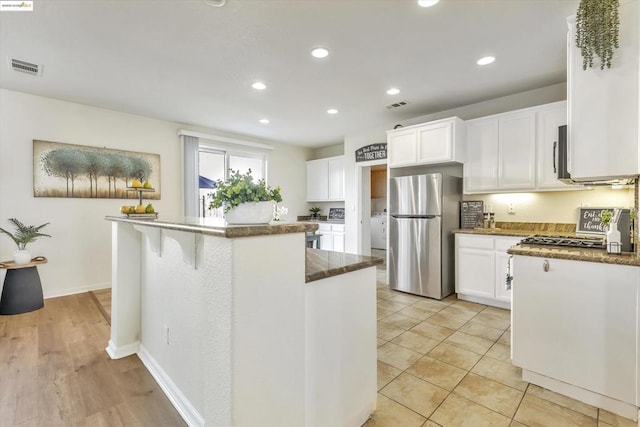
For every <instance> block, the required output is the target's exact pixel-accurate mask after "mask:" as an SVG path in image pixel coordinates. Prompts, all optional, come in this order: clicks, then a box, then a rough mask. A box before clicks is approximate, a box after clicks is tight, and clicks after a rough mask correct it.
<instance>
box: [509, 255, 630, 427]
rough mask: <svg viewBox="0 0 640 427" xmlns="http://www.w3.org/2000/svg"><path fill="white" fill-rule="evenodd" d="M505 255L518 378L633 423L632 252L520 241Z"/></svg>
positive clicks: (514, 355)
mask: <svg viewBox="0 0 640 427" xmlns="http://www.w3.org/2000/svg"><path fill="white" fill-rule="evenodd" d="M507 252H508V253H509V254H511V255H513V269H512V272H511V273H512V274H513V306H512V312H511V316H512V322H511V323H512V324H511V337H512V345H511V349H512V354H511V356H512V360H513V364H514V365H515V366H519V367H521V368H522V378H523V380H525V381H528V382H531V383H533V384H536V385H539V386H541V387H544V388H547V389H549V390H553V391H556V392H558V393H562V394H564V395H567V396H570V397H572V398H574V399H577V400H580V401H582V402H585V403H588V404H591V405H594V406H597V407H599V408H603V409H606V410H608V411H610V412H613V413H616V414H618V415H622V416H624V417H627V418H631V419H634V420H637V419H638V408H639V407H640V393H639V390H640V355H639V353H638V346H639V345H640V323H639V322H640V321H639V320H638V319H639V318H640V268H639V267H640V262H638V258H637V256H636V255H635V254H631V253H628V254H618V255H613V254H607V253H606V252H605V251H604V249H583V248H566V247H558V246H537V245H523V244H520V245H518V246H514V247H511V248H510V249H509V250H508V251H507Z"/></svg>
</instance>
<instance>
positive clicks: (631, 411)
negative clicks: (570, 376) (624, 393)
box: [522, 369, 638, 421]
mask: <svg viewBox="0 0 640 427" xmlns="http://www.w3.org/2000/svg"><path fill="white" fill-rule="evenodd" d="M522 379H523V380H524V381H527V382H530V383H532V384H535V385H538V386H540V387H544V388H546V389H549V390H551V391H555V392H556V393H560V394H564V395H565V396H569V397H571V398H572V399H576V400H579V401H581V402H584V403H587V404H589V405H593V406H596V407H598V408H602V409H606V410H607V411H609V412H613V413H614V414H617V415H620V416H622V417H625V418H630V419H632V420H634V421H637V420H638V407H637V406H634V405H631V404H629V403H626V402H622V401H620V400H617V399H613V398H611V397H608V396H604V395H602V394H598V393H595V392H593V391H589V390H586V389H584V388H581V387H577V386H574V385H572V384H568V383H565V382H562V381H558V380H556V379H554V378H550V377H547V376H545V375H541V374H538V373H536V372H533V371H529V370H527V369H523V370H522Z"/></svg>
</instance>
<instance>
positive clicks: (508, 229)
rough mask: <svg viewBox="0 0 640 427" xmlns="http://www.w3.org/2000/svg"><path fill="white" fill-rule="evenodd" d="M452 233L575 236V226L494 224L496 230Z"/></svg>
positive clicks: (519, 223)
mask: <svg viewBox="0 0 640 427" xmlns="http://www.w3.org/2000/svg"><path fill="white" fill-rule="evenodd" d="M453 233H464V234H486V235H491V236H517V237H519V236H521V237H528V236H533V235H536V234H538V235H544V236H567V237H575V236H576V225H575V224H567V223H551V222H501V221H497V222H496V228H460V229H457V230H453Z"/></svg>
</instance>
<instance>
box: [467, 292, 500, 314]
mask: <svg viewBox="0 0 640 427" xmlns="http://www.w3.org/2000/svg"><path fill="white" fill-rule="evenodd" d="M458 299H461V300H463V301H469V302H475V303H478V304H484V305H490V306H492V307H498V308H504V309H505V310H511V303H508V302H505V301H497V300H494V299H491V298H482V297H476V296H473V295H464V294H458Z"/></svg>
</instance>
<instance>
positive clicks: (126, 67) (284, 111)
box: [0, 0, 578, 147]
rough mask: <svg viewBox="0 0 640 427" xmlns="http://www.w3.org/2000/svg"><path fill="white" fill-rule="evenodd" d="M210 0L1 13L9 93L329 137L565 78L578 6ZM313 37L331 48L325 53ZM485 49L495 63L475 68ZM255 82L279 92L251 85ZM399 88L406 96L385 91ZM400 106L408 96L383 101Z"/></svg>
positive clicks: (299, 136) (312, 139)
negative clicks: (24, 68) (570, 25)
mask: <svg viewBox="0 0 640 427" xmlns="http://www.w3.org/2000/svg"><path fill="white" fill-rule="evenodd" d="M207 3H215V2H214V1H212V0H209V2H207V1H205V0H172V1H169V0H155V1H151V0H128V1H125V0H84V1H78V0H48V1H44V0H35V1H34V11H33V12H2V13H0V58H1V59H0V87H3V88H6V89H11V90H16V91H21V92H27V93H33V94H37V95H42V96H46V97H51V98H57V99H62V100H67V101H72V102H78V103H82V104H89V105H94V106H98V107H104V108H108V109H113V110H118V111H124V112H128V113H134V114H140V115H144V116H149V117H155V118H159V119H163V120H169V121H175V122H180V123H184V124H187V125H194V126H203V127H207V128H211V129H216V130H220V131H225V132H232V133H238V134H242V135H246V136H249V137H255V138H260V139H266V140H273V141H281V142H286V143H289V144H295V145H303V146H311V147H314V146H315V147H319V146H326V145H330V144H334V143H339V142H342V141H343V140H344V137H345V135H349V134H351V133H357V132H359V131H366V130H367V129H370V128H372V127H375V126H376V124H378V126H379V124H380V123H394V122H397V121H401V120H404V119H409V118H414V117H418V116H421V115H426V114H431V113H435V112H439V111H443V110H446V109H450V108H455V107H459V106H463V105H468V104H471V103H475V102H480V101H483V100H487V99H491V98H496V97H500V96H504V95H509V94H513V93H517V92H522V91H526V90H530V89H535V88H539V87H543V86H547V85H551V84H555V83H560V82H564V81H565V80H566V77H565V73H566V60H565V55H566V46H565V44H566V20H565V19H566V17H567V16H569V15H572V14H574V13H575V10H576V9H577V5H578V0H441V1H440V3H438V4H437V5H436V6H434V7H431V8H422V7H419V6H418V5H417V2H416V1H414V0H227V1H226V5H224V6H222V7H212V6H210V5H208V4H207ZM317 46H322V47H326V48H328V49H329V51H330V55H329V56H328V57H327V58H324V59H316V58H313V57H312V56H311V55H310V51H311V49H312V48H314V47H317ZM485 55H492V56H495V57H496V58H497V59H496V61H495V62H494V63H493V64H491V65H488V66H484V67H481V66H478V65H477V64H476V60H477V59H479V58H480V57H482V56H485ZM8 58H17V59H21V60H25V61H29V62H33V63H36V64H42V66H43V68H42V74H41V76H31V75H28V74H25V73H20V72H17V71H13V70H11V69H10V68H9V67H8V65H7V63H8ZM255 81H262V82H264V83H265V84H266V85H267V89H266V90H263V91H257V90H255V89H252V87H251V84H252V83H253V82H255ZM390 87H397V88H399V89H400V91H401V92H400V93H399V94H398V95H393V96H390V95H387V94H386V90H387V89H389V88H390ZM398 101H406V102H407V105H405V106H403V107H399V108H395V109H387V108H386V106H388V105H390V104H393V103H395V102H398ZM329 108H335V109H337V110H338V111H339V113H338V114H335V115H330V114H327V112H326V111H327V109H329ZM262 118H267V119H269V120H270V123H269V124H261V123H259V122H258V120H259V119H262Z"/></svg>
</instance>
